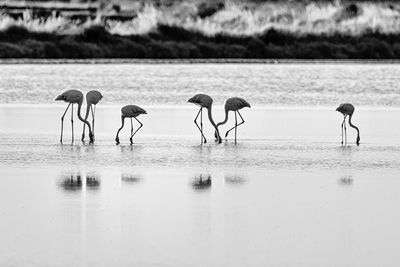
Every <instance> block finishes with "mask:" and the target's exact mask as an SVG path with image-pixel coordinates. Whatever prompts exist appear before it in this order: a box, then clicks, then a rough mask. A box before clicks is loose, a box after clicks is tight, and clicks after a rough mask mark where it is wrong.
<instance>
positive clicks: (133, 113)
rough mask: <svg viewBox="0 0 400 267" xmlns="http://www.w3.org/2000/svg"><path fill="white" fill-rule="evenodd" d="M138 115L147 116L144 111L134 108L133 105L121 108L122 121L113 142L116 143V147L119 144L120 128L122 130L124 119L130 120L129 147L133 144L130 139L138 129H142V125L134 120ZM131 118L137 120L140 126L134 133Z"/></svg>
mask: <svg viewBox="0 0 400 267" xmlns="http://www.w3.org/2000/svg"><path fill="white" fill-rule="evenodd" d="M140 114H147V112H146V110H144V109H142V108H141V107H138V106H135V105H127V106H125V107H123V108H121V121H122V125H121V127H120V128H119V129H118V132H117V136H116V137H115V142H116V143H117V145H118V144H119V137H118V135H119V132H120V131H121V130H122V128H124V122H125V118H131V138H130V139H129V140H130V141H131V145H132V144H133V142H132V137H133V136H134V135H135V134H136V133H137V131H139V129H140V128H142V126H143V124H142V123H141V122H140V121H139V120H138V119H137V118H136V117H137V116H139V115H140ZM132 118H134V119H135V120H137V122H138V123H139V124H140V126H139V128H137V129H136V131H135V132H133V122H132Z"/></svg>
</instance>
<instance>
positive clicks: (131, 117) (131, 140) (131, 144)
mask: <svg viewBox="0 0 400 267" xmlns="http://www.w3.org/2000/svg"><path fill="white" fill-rule="evenodd" d="M132 136H133V122H132V117H131V137H130V138H129V140H130V141H131V145H132V144H133V142H132Z"/></svg>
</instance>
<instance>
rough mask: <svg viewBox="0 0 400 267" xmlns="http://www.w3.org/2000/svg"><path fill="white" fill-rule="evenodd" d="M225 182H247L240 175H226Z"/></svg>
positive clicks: (237, 183)
mask: <svg viewBox="0 0 400 267" xmlns="http://www.w3.org/2000/svg"><path fill="white" fill-rule="evenodd" d="M225 182H226V183H227V184H232V185H240V184H244V183H246V182H247V180H246V179H245V178H243V177H242V176H240V175H226V176H225Z"/></svg>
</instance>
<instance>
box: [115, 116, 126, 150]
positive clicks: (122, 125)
mask: <svg viewBox="0 0 400 267" xmlns="http://www.w3.org/2000/svg"><path fill="white" fill-rule="evenodd" d="M124 123H125V117H124V116H121V127H120V128H119V129H118V132H117V136H116V137H115V143H117V145H119V136H118V135H119V132H120V131H121V130H122V128H124Z"/></svg>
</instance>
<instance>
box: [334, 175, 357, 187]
mask: <svg viewBox="0 0 400 267" xmlns="http://www.w3.org/2000/svg"><path fill="white" fill-rule="evenodd" d="M353 181H354V180H353V177H352V176H344V177H342V178H340V179H339V180H338V183H339V184H341V185H348V186H349V185H352V184H353Z"/></svg>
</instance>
